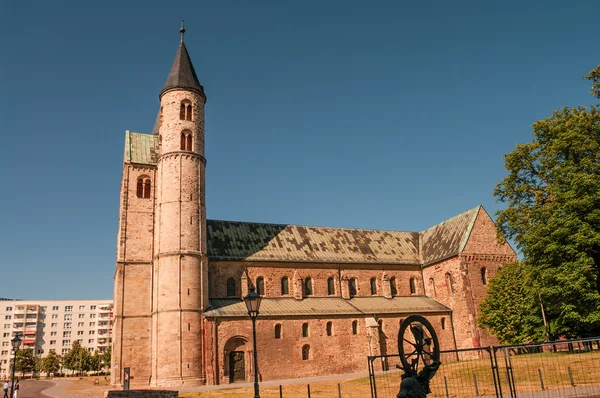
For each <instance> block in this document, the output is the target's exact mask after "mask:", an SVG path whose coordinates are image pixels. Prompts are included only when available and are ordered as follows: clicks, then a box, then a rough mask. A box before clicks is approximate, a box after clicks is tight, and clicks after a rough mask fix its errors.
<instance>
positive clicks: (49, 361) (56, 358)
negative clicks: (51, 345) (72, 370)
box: [40, 350, 62, 374]
mask: <svg viewBox="0 0 600 398" xmlns="http://www.w3.org/2000/svg"><path fill="white" fill-rule="evenodd" d="M61 363H62V358H61V356H60V355H58V354H57V353H56V352H55V351H54V350H50V352H49V353H48V355H46V356H45V357H44V358H42V361H41V363H40V370H42V371H43V372H46V374H49V373H57V372H58V371H59V370H60V365H61Z"/></svg>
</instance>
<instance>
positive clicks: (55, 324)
mask: <svg viewBox="0 0 600 398" xmlns="http://www.w3.org/2000/svg"><path fill="white" fill-rule="evenodd" d="M57 325H58V323H53V324H52V325H50V327H52V328H55V327H56V326H57Z"/></svg>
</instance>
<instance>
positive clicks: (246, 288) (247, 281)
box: [240, 272, 250, 300]
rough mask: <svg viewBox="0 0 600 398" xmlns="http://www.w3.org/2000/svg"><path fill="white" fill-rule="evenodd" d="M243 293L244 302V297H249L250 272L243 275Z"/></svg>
mask: <svg viewBox="0 0 600 398" xmlns="http://www.w3.org/2000/svg"><path fill="white" fill-rule="evenodd" d="M240 287H241V289H240V290H241V292H242V300H243V299H244V297H246V296H247V295H248V293H249V292H250V278H248V272H244V273H243V274H242V281H241V286H240Z"/></svg>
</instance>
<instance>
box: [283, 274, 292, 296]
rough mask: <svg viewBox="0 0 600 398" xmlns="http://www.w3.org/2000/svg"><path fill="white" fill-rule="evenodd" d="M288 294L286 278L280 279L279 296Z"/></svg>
mask: <svg viewBox="0 0 600 398" xmlns="http://www.w3.org/2000/svg"><path fill="white" fill-rule="evenodd" d="M286 294H290V282H289V279H288V277H287V276H284V277H283V278H281V295H286Z"/></svg>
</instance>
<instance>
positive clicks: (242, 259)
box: [112, 28, 516, 386]
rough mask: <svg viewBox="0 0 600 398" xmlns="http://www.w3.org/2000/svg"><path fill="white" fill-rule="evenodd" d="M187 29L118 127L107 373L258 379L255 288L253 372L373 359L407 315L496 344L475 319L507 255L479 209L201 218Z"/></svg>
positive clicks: (351, 368) (347, 369)
mask: <svg viewBox="0 0 600 398" xmlns="http://www.w3.org/2000/svg"><path fill="white" fill-rule="evenodd" d="M184 32H185V30H184V29H183V28H182V29H181V42H180V44H179V48H178V49H177V54H176V56H175V60H174V62H173V65H172V67H171V71H170V72H169V75H168V77H167V81H166V83H165V86H164V88H163V89H162V91H161V92H160V93H159V99H160V112H159V115H158V117H157V120H156V124H155V127H154V129H153V131H152V133H151V134H143V133H135V132H132V131H126V133H125V154H124V164H123V176H122V180H121V193H120V214H119V230H118V241H117V264H116V273H115V277H114V281H115V285H114V319H115V320H114V327H113V347H112V382H113V384H122V382H123V380H122V378H123V369H124V368H130V370H131V376H133V377H132V378H131V382H132V385H134V386H136V385H137V386H177V385H187V386H191V385H201V384H223V383H231V382H236V381H243V380H245V381H251V380H253V379H254V368H253V355H254V348H253V345H252V323H251V320H250V318H249V316H248V313H247V310H246V307H245V305H244V303H243V301H242V298H243V297H244V296H245V295H247V294H248V292H249V288H250V287H254V288H255V289H256V291H257V292H258V293H259V294H260V295H261V296H262V297H263V299H262V304H261V308H260V315H259V317H258V319H257V352H258V354H259V355H258V356H257V357H258V369H259V377H260V379H261V380H273V379H286V378H297V377H308V376H321V375H331V374H341V373H357V372H366V371H367V359H366V358H367V356H368V355H380V354H397V353H398V343H397V333H398V329H399V326H400V322H401V320H402V319H404V318H406V317H407V316H409V315H412V314H420V315H424V316H425V317H426V318H427V319H428V320H429V321H430V322H431V324H432V325H433V327H434V328H435V330H436V332H437V335H438V337H439V340H440V345H441V348H442V349H455V348H470V347H479V346H485V345H489V344H493V343H495V342H496V341H495V339H494V338H493V336H490V335H487V334H486V333H484V331H483V330H481V329H480V328H479V327H478V326H477V324H476V323H475V319H476V317H477V315H478V311H479V303H480V302H481V300H482V299H483V297H484V295H485V291H486V288H487V286H486V285H487V284H488V281H489V280H490V279H491V278H492V277H493V276H494V275H495V273H496V272H497V271H498V269H499V268H500V267H501V266H502V265H503V264H505V263H508V262H513V261H515V260H516V254H515V252H514V250H513V249H512V248H511V247H510V245H508V244H507V243H499V242H498V241H497V238H496V229H495V226H494V223H493V221H492V219H491V218H490V216H489V215H488V213H487V212H486V211H485V210H484V209H483V207H481V206H477V207H474V208H472V209H470V210H467V211H465V212H464V213H461V214H459V215H456V216H454V217H452V218H450V219H448V220H446V221H443V222H441V223H439V224H437V225H434V226H432V227H431V228H428V229H426V230H424V231H421V232H402V231H379V230H363V229H348V228H325V227H311V226H301V225H285V224H282V225H277V224H264V223H257V222H241V221H240V222H233V221H220V220H207V219H206V207H205V189H206V187H205V182H204V181H205V168H206V156H205V153H204V134H205V132H204V107H205V104H206V94H205V92H204V88H203V87H202V85H201V84H200V82H199V80H198V77H197V75H196V72H195V70H194V67H193V65H192V62H191V60H190V56H189V54H188V51H187V49H186V46H185V43H184V40H183V38H184ZM209 134H210V132H209Z"/></svg>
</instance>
